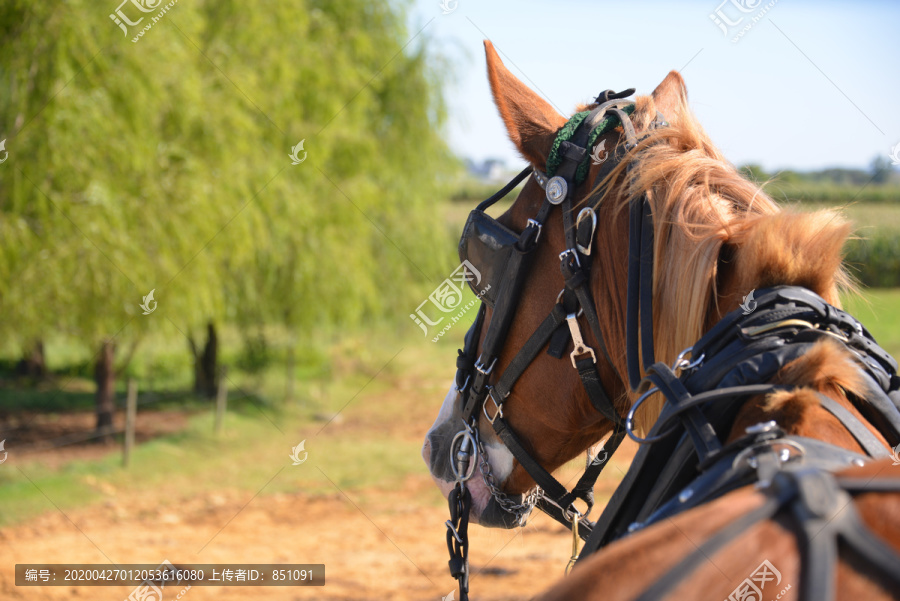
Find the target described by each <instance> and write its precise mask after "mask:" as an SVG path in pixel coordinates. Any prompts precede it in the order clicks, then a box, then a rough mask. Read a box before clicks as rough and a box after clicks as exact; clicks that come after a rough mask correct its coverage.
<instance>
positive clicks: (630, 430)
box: [625, 386, 678, 444]
mask: <svg viewBox="0 0 900 601" xmlns="http://www.w3.org/2000/svg"><path fill="white" fill-rule="evenodd" d="M656 392H659V388H657V387H656V386H654V387H653V388H651V389H650V390H648V391H647V392H645V393H644V394H642V395H641V396H640V398H638V400H637V401H635V402H634V405H632V406H631V409H629V410H628V417H626V418H625V433H626V434H628V438H630V439H631V440H633V441H634V442H636V443H638V444H647V443H651V442H658V441H660V440H662V439H663V438H666V437H667V436H669V435H670V434H672V433H673V432H675V429H676V428H677V427H678V426H672V427H671V428H669V429H668V430H666V431H665V432H663V433H662V434H657V435H656V436H649V437H647V438H641V437H640V436H638V435H636V434H635V433H634V415H635V413H637V410H638V407H640V406H641V404H643V402H644V401H646V400H647V398H648V397H649V396H650V395H652V394H654V393H656Z"/></svg>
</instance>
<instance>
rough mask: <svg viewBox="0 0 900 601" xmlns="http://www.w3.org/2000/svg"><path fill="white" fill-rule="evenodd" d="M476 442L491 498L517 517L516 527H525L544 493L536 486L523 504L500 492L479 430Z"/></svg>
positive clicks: (476, 432) (526, 496) (485, 482)
mask: <svg viewBox="0 0 900 601" xmlns="http://www.w3.org/2000/svg"><path fill="white" fill-rule="evenodd" d="M475 442H476V443H477V444H478V454H479V455H480V461H481V463H480V465H479V469H480V470H481V479H482V480H484V484H485V486H487V487H488V490H490V491H491V496H492V497H494V500H495V501H497V504H498V505H500V507H501V508H502V509H503V510H504V511H506V512H507V513H511V514H513V515H514V516H516V525H517V526H524V525H525V522H526V521H527V520H528V516H529V515H531V510H532V509H534V506H535V505H537V502H538V501H539V500H540V499H541V497H542V496H543V495H544V491H543V490H541V487H540V486H535V487H534V489H532V490H531V492H529V493H528V494H527V495H525V496H524V497H523V498H522V502H521V503H516V502H515V501H513V500H512V499H511V498H509V495H507V494H506V493H505V492H503V491H502V490H500V487H498V486H497V484H496V482H495V481H494V474H493V472H492V471H491V464H490V462H489V461H488V459H487V450H486V449H485V448H484V443H482V442H481V439H480V438H479V437H478V430H477V429H476V430H475Z"/></svg>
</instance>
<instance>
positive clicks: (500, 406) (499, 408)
mask: <svg viewBox="0 0 900 601" xmlns="http://www.w3.org/2000/svg"><path fill="white" fill-rule="evenodd" d="M488 399H491V402H492V403H493V404H494V407H495V408H496V409H497V411H495V412H494V417H491V416H490V415H488V407H487V400H488ZM481 412H482V413H484V416H485V417H486V418H487V420H488V421H489V422H491V424H492V425H493V423H494V420H496V419H497V416H500V417H503V401H500V402H499V403H498V402H497V399H496V398H495V397H494V389H493V387H488V395H487V398H486V399H484V404H483V405H482V406H481Z"/></svg>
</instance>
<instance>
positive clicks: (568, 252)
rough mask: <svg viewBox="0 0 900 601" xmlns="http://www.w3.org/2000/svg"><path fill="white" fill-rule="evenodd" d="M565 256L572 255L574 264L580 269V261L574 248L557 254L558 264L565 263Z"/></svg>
mask: <svg viewBox="0 0 900 601" xmlns="http://www.w3.org/2000/svg"><path fill="white" fill-rule="evenodd" d="M566 255H572V256H573V257H575V264H576V265H578V267H579V268H580V267H581V261H579V260H578V253H577V252H576V251H575V249H574V248H567V249H566V250H564V251H562V252H561V253H559V260H560V262H562V261H565V259H564V257H565V256H566Z"/></svg>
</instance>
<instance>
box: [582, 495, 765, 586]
mask: <svg viewBox="0 0 900 601" xmlns="http://www.w3.org/2000/svg"><path fill="white" fill-rule="evenodd" d="M780 505H781V503H780V502H779V499H777V498H774V497H770V498H769V499H767V500H766V502H765V503H763V504H762V506H760V507H758V508H757V509H754V510H753V511H751V512H750V513H747V514H744V515H743V516H741V517H740V518H738V519H737V520H735V521H734V522H731V523H730V524H728V525H727V526H725V527H724V528H722V529H721V530H719V531H718V532H716V533H715V534H713V535H712V536H711V537H709V538H708V539H706V540H705V541H703V543H702V544H701V545H700V546H699V547H697V550H696V551H694V552H693V553H691V554H690V555H688V556H687V557H685V558H684V559H682V560H681V561H680V562H678V563H677V564H675V566H674V567H672V568H671V569H670V570H669V571H668V572H667V573H666V574H665V576H663V577H662V578H660V579H659V580H657V581H656V582H654V583H653V584H652V585H651V586H650V587H649V588H648V589H647V590H645V591H644V592H643V593H642V594H641V596H640V597H638V598H637V599H636V600H635V601H657V600H660V599H664V598H666V597H667V596H668V595H669V593H670V592H672V590H673V589H674V588H675V587H676V586H678V584H679V583H681V581H682V580H684V579H685V578H686V577H687V576H689V575H690V574H693V573H694V571H695V570H696V569H697V568H699V567H700V566H701V565H703V563H704V562H706V561H709V557H710V556H711V555H713V554H715V553H717V552H718V551H719V550H720V549H722V548H723V547H725V546H726V545H727V544H728V543H730V542H732V541H733V540H734V539H736V538H737V537H739V536H740V535H742V534H743V533H745V532H746V531H747V530H749V529H750V528H752V527H753V526H755V525H756V524H758V523H760V522H762V521H763V520H766V519H769V518H770V517H772V516H773V515H775V512H777V511H778V508H779V507H780ZM583 554H584V551H582V555H583Z"/></svg>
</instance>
